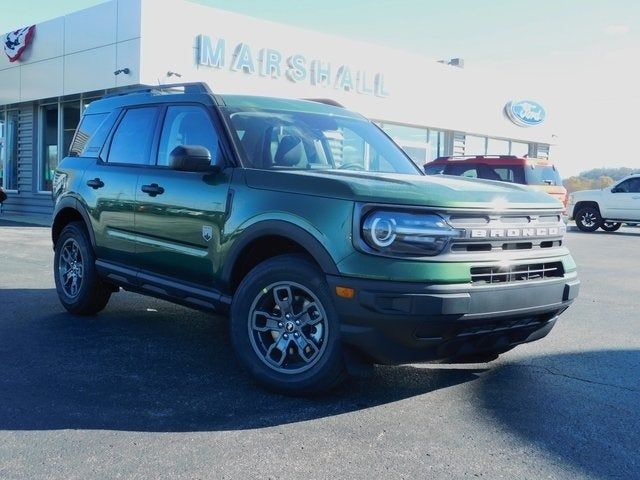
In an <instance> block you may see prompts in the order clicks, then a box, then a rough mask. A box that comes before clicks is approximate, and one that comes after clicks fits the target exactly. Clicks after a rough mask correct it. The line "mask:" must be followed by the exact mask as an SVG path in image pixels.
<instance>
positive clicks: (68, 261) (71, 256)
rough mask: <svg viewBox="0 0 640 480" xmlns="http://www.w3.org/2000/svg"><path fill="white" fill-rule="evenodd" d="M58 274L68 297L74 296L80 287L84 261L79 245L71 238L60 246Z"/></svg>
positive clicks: (77, 293)
mask: <svg viewBox="0 0 640 480" xmlns="http://www.w3.org/2000/svg"><path fill="white" fill-rule="evenodd" d="M58 275H59V278H60V285H61V286H62V289H63V290H64V293H65V294H66V295H67V296H68V297H70V298H76V297H77V296H78V295H79V294H80V288H81V287H82V279H83V276H84V262H83V259H82V252H81V251H80V245H78V242H76V240H75V239H73V238H69V239H68V240H67V241H66V242H64V245H63V246H62V250H61V252H60V260H59V265H58Z"/></svg>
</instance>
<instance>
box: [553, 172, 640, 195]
mask: <svg viewBox="0 0 640 480" xmlns="http://www.w3.org/2000/svg"><path fill="white" fill-rule="evenodd" d="M635 172H638V170H637V169H634V168H627V167H621V168H604V167H603V168H594V169H593V170H588V171H586V172H582V173H580V175H578V176H575V177H569V178H565V179H564V180H563V181H562V183H563V184H564V186H565V188H566V189H567V191H568V192H569V193H571V192H576V191H578V190H592V189H601V188H606V187H608V186H610V185H613V184H614V183H615V182H617V181H618V180H620V179H621V178H624V177H626V176H627V175H630V174H632V173H635Z"/></svg>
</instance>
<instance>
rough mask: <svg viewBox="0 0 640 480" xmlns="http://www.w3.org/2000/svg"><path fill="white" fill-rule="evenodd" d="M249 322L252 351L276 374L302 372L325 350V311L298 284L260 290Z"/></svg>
mask: <svg viewBox="0 0 640 480" xmlns="http://www.w3.org/2000/svg"><path fill="white" fill-rule="evenodd" d="M248 320H249V321H248V327H249V336H250V339H251V346H252V347H253V350H254V351H255V353H256V354H257V355H258V357H259V358H260V360H262V362H263V363H265V364H266V365H267V366H268V367H269V368H271V369H272V370H274V371H276V372H278V373H285V374H295V373H301V372H304V371H306V370H308V369H310V368H311V367H312V366H313V365H315V364H316V363H317V362H318V361H319V360H320V358H321V357H322V354H323V353H324V351H325V349H326V346H327V336H328V334H329V329H328V325H329V324H328V320H327V314H326V311H325V309H324V307H323V306H322V303H321V302H320V301H319V300H318V297H316V296H315V295H314V294H313V292H311V291H310V290H309V289H308V288H306V287H304V286H303V285H300V284H298V283H294V282H278V283H274V284H272V285H269V286H268V287H265V288H263V289H262V290H261V291H260V293H259V294H258V295H257V296H256V298H255V299H254V301H253V303H252V305H251V309H250V310H249V319H248Z"/></svg>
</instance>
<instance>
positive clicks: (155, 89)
mask: <svg viewBox="0 0 640 480" xmlns="http://www.w3.org/2000/svg"><path fill="white" fill-rule="evenodd" d="M136 93H154V94H157V95H160V94H171V93H205V94H210V95H212V94H213V92H212V91H211V88H209V85H207V84H206V83H204V82H191V83H171V84H166V85H142V86H138V87H133V88H128V89H126V90H120V91H118V92H113V93H109V94H108V95H105V96H104V98H112V97H121V96H123V95H133V94H136Z"/></svg>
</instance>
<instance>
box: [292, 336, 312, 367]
mask: <svg viewBox="0 0 640 480" xmlns="http://www.w3.org/2000/svg"><path fill="white" fill-rule="evenodd" d="M294 340H295V342H296V345H297V347H298V354H299V355H300V357H302V359H303V360H304V361H305V362H307V363H309V362H310V361H311V360H313V358H314V357H315V355H316V354H317V353H318V347H316V345H315V343H313V340H310V339H307V338H306V337H305V336H304V334H302V335H298V334H296V335H295V336H294Z"/></svg>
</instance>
